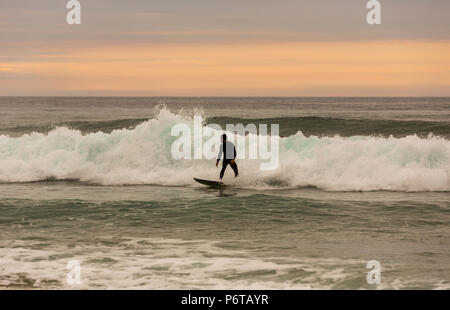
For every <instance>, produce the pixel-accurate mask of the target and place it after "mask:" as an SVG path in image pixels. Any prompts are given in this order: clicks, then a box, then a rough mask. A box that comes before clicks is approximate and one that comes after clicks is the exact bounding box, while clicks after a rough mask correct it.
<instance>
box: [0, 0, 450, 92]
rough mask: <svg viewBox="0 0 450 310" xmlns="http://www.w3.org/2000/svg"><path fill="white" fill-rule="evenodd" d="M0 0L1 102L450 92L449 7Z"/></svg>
mask: <svg viewBox="0 0 450 310" xmlns="http://www.w3.org/2000/svg"><path fill="white" fill-rule="evenodd" d="M79 1H80V3H81V7H82V24H81V25H68V24H67V23H66V14H67V12H68V10H67V9H66V7H65V6H66V3H67V1H66V0H39V1H35V0H0V95H1V96H16V95H17V96H28V95H38V96H40V95H43V96H47V95H55V96H63V95H67V96H75V95H77V96H91V95H105V96H115V95H122V96H450V1H448V0H408V1H405V0H381V3H382V24H381V25H377V26H374V25H368V24H367V22H366V14H367V12H368V10H367V9H366V4H367V2H368V1H367V0H227V1H225V0H222V1H217V0H159V1H149V0H126V1H125V0H121V1H119V0H79Z"/></svg>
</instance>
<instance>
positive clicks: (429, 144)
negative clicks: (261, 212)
mask: <svg viewBox="0 0 450 310" xmlns="http://www.w3.org/2000/svg"><path fill="white" fill-rule="evenodd" d="M214 121H215V122H217V123H220V122H221V121H222V122H226V121H227V119H222V120H220V119H212V120H209V122H214ZM292 121H293V122H294V124H292V125H290V126H287V127H288V128H289V130H291V131H292V132H293V131H294V128H296V127H297V128H301V132H298V133H291V134H289V135H288V134H284V135H283V132H282V133H281V135H282V136H285V137H284V138H282V139H281V142H280V143H281V144H280V166H279V167H278V169H276V170H274V171H260V170H259V164H260V162H259V161H255V160H240V161H239V162H238V164H239V168H240V171H241V177H240V178H239V179H237V180H234V179H232V178H231V172H228V174H227V177H226V180H225V181H226V182H229V183H230V184H234V185H235V186H238V187H244V188H280V187H282V188H299V187H316V188H320V189H323V190H331V191H373V190H390V191H450V142H449V140H448V139H447V138H446V137H438V136H432V135H430V136H428V137H421V136H418V135H415V134H410V133H412V132H413V127H414V126H415V125H414V126H413V127H411V128H409V129H405V128H402V127H398V126H391V127H390V128H389V125H388V123H385V124H384V125H383V123H382V122H381V121H373V123H372V124H370V123H369V124H368V123H365V122H364V123H363V122H359V121H355V127H354V128H355V129H354V130H353V129H348V128H350V127H349V126H348V123H347V127H346V128H347V129H345V128H344V129H342V130H341V133H344V134H341V136H329V137H326V136H322V135H317V136H316V135H313V134H312V133H311V132H314V130H313V129H312V128H313V127H314V126H317V128H319V129H320V128H322V131H326V130H327V128H331V127H333V126H335V127H336V126H338V125H339V124H338V123H335V124H334V125H333V121H332V120H330V119H328V120H324V119H318V118H303V119H296V120H292ZM347 121H348V120H347ZM115 122H116V123H114V124H111V123H107V124H106V125H105V123H104V124H103V126H104V127H108V126H109V127H108V128H111V130H110V131H105V132H100V131H99V130H97V131H96V132H92V128H89V130H86V131H87V132H89V133H86V131H81V130H77V129H71V128H68V127H58V128H56V129H53V130H51V131H50V132H48V133H37V132H35V133H32V134H26V135H23V136H20V137H10V136H8V135H2V136H0V182H3V183H5V182H6V183H9V182H32V181H41V180H47V179H56V180H79V181H81V182H91V183H98V184H103V185H126V184H155V185H170V186H190V185H193V183H192V177H193V176H197V177H203V178H209V179H215V178H217V174H218V171H217V169H216V168H215V166H214V161H208V160H180V161H177V160H175V159H173V158H172V156H171V153H170V150H171V145H172V142H173V141H174V140H175V139H176V137H172V136H171V135H170V133H171V128H172V126H173V125H174V124H176V123H185V124H187V125H189V126H191V127H192V120H191V119H190V118H189V117H186V116H183V115H180V114H176V113H172V112H170V111H168V110H166V109H162V110H161V111H160V112H159V114H158V115H157V116H156V118H154V119H151V120H147V121H142V120H139V124H134V123H133V121H123V122H125V123H122V121H119V122H120V124H118V123H117V122H118V121H115ZM268 122H269V123H271V122H276V121H274V120H269V121H268ZM358 122H359V123H358ZM377 122H378V123H377ZM280 123H282V122H280ZM397 123H399V122H397ZM410 123H411V122H410ZM416 123H417V125H418V123H420V122H416ZM305 124H306V125H305ZM313 124H316V125H313ZM376 124H378V125H377V126H375V125H376ZM79 125H80V124H79ZM118 125H120V126H121V127H126V128H128V127H131V129H130V128H129V129H117V130H113V128H112V127H116V126H118ZM122 125H125V126H122ZM302 125H304V126H303V127H302ZM366 125H367V126H366ZM372 125H373V126H372ZM410 125H411V124H410ZM434 125H436V126H437V124H434ZM374 126H375V127H377V128H379V130H378V131H377V130H374ZM280 128H283V125H282V124H281V125H280ZM358 128H359V129H358ZM422 129H423V127H422ZM431 129H432V128H430V131H431ZM441 129H442V128H441ZM383 130H384V132H381V133H385V134H386V136H388V133H395V132H394V131H398V133H399V134H400V133H401V132H403V135H404V137H380V136H376V135H377V134H380V131H383ZM363 131H364V134H363ZM372 131H373V132H372ZM426 131H428V130H425V131H424V133H425V132H426ZM295 132H296V131H295ZM336 132H337V133H339V130H337V131H336ZM432 132H434V133H435V134H436V132H437V133H439V130H436V128H435V129H434V130H433V131H432ZM345 136H350V137H345ZM400 136H401V135H400Z"/></svg>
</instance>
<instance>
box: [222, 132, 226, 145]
mask: <svg viewBox="0 0 450 310" xmlns="http://www.w3.org/2000/svg"><path fill="white" fill-rule="evenodd" d="M226 141H227V134H226V133H224V134H223V135H222V143H224V142H226Z"/></svg>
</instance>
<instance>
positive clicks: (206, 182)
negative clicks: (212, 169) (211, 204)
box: [194, 178, 225, 188]
mask: <svg viewBox="0 0 450 310" xmlns="http://www.w3.org/2000/svg"><path fill="white" fill-rule="evenodd" d="M194 180H195V181H196V182H198V183H200V184H203V185H206V186H209V187H212V188H222V187H225V185H223V183H220V182H217V181H209V180H202V179H197V178H194Z"/></svg>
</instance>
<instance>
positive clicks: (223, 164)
mask: <svg viewBox="0 0 450 310" xmlns="http://www.w3.org/2000/svg"><path fill="white" fill-rule="evenodd" d="M229 163H230V161H229V160H224V161H223V162H222V170H220V179H221V180H222V178H223V174H224V173H225V169H227V166H228V164H229Z"/></svg>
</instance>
